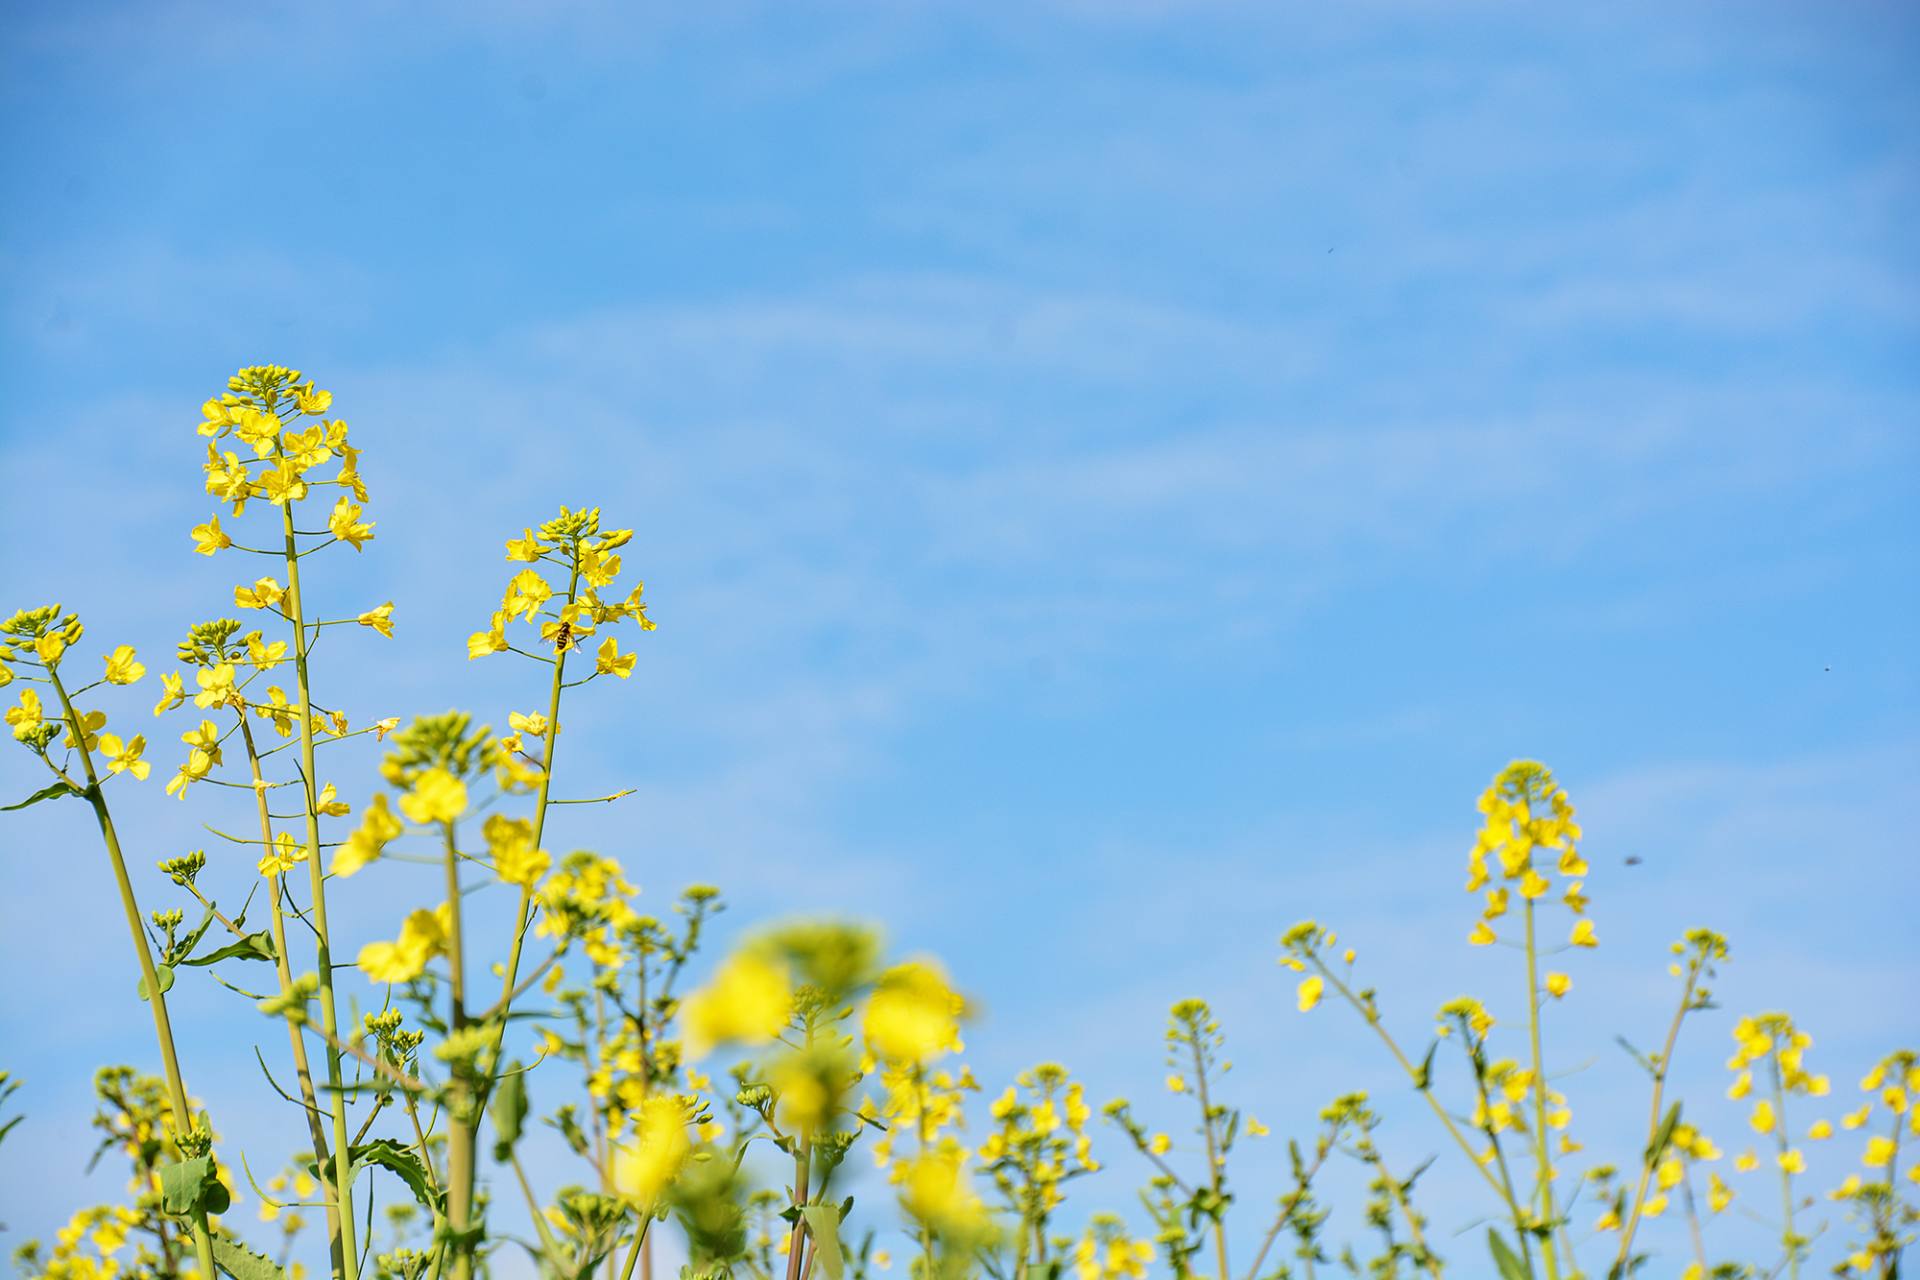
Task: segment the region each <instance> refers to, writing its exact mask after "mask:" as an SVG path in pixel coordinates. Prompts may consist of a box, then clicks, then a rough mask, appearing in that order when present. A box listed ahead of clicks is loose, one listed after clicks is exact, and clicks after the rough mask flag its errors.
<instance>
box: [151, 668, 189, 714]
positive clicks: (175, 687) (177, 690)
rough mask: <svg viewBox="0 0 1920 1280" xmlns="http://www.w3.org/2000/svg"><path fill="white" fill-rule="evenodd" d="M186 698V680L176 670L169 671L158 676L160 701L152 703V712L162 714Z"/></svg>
mask: <svg viewBox="0 0 1920 1280" xmlns="http://www.w3.org/2000/svg"><path fill="white" fill-rule="evenodd" d="M186 700H187V682H186V681H185V680H184V679H182V678H181V675H180V673H179V672H177V671H169V672H167V673H166V674H165V675H163V676H161V677H160V701H158V702H156V703H154V704H153V714H155V715H156V716H163V715H165V714H166V713H167V712H169V711H171V710H173V709H174V708H175V707H177V706H179V705H180V704H181V703H183V702H185V701H186Z"/></svg>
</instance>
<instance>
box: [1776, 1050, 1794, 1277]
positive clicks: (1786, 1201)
mask: <svg viewBox="0 0 1920 1280" xmlns="http://www.w3.org/2000/svg"><path fill="white" fill-rule="evenodd" d="M1772 1060H1773V1125H1774V1128H1773V1132H1774V1135H1775V1138H1776V1141H1777V1143H1778V1145H1779V1148H1780V1159H1779V1161H1778V1163H1779V1165H1780V1213H1781V1221H1782V1222H1783V1223H1784V1224H1785V1225H1784V1227H1783V1228H1782V1230H1781V1233H1780V1242H1781V1244H1782V1245H1783V1246H1784V1247H1785V1249H1786V1253H1787V1274H1788V1275H1789V1276H1791V1277H1792V1278H1793V1280H1800V1241H1799V1238H1798V1237H1796V1236H1795V1235H1794V1231H1793V1174H1792V1173H1791V1172H1789V1171H1788V1169H1787V1161H1786V1155H1787V1091H1786V1086H1785V1083H1784V1082H1783V1081H1782V1080H1781V1077H1780V1053H1779V1047H1778V1046H1777V1045H1776V1046H1775V1049H1774V1053H1773V1057H1772Z"/></svg>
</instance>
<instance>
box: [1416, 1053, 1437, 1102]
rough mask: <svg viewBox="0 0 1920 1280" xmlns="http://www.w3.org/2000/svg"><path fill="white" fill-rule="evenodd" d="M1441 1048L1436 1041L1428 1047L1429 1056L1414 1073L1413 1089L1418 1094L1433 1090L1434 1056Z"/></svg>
mask: <svg viewBox="0 0 1920 1280" xmlns="http://www.w3.org/2000/svg"><path fill="white" fill-rule="evenodd" d="M1439 1048H1440V1042H1439V1041H1438V1040H1435V1041H1434V1042H1433V1043H1432V1044H1430V1045H1428V1046H1427V1056H1426V1057H1425V1058H1424V1059H1423V1060H1422V1061H1421V1063H1420V1069H1419V1070H1418V1071H1416V1072H1414V1073H1413V1088H1414V1091H1415V1092H1416V1093H1425V1092H1426V1091H1427V1090H1429V1089H1431V1088H1433V1055H1434V1053H1435V1052H1436V1051H1437V1050H1438V1049H1439Z"/></svg>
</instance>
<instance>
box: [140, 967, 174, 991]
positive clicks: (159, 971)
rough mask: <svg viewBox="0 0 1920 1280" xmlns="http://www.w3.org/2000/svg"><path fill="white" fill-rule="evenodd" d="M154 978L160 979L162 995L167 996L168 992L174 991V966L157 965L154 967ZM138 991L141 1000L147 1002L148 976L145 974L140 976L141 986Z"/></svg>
mask: <svg viewBox="0 0 1920 1280" xmlns="http://www.w3.org/2000/svg"><path fill="white" fill-rule="evenodd" d="M153 976H154V977H156V978H158V979H160V994H161V995H165V994H167V992H169V991H171V990H173V966H172V965H170V964H157V965H155V966H153ZM137 990H138V991H139V992H140V998H141V999H142V1000H145V999H146V998H147V975H146V974H144V973H143V974H141V975H140V985H139V987H138V988H137Z"/></svg>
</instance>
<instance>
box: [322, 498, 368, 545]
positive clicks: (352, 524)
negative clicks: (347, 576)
mask: <svg viewBox="0 0 1920 1280" xmlns="http://www.w3.org/2000/svg"><path fill="white" fill-rule="evenodd" d="M360 512H361V508H360V507H358V506H356V505H354V504H353V503H351V502H349V501H347V498H346V495H344V494H342V495H341V497H340V500H339V501H337V502H335V503H334V504H333V512H332V514H331V515H329V516H328V517H327V528H328V530H329V531H331V532H332V534H333V536H334V537H336V538H338V539H339V540H340V541H342V542H344V543H346V544H347V545H348V546H350V547H352V548H353V549H354V550H355V551H358V550H360V549H361V548H362V547H364V546H365V545H366V544H367V543H368V542H370V541H371V540H372V539H373V521H371V520H362V519H361V518H360Z"/></svg>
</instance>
